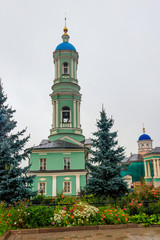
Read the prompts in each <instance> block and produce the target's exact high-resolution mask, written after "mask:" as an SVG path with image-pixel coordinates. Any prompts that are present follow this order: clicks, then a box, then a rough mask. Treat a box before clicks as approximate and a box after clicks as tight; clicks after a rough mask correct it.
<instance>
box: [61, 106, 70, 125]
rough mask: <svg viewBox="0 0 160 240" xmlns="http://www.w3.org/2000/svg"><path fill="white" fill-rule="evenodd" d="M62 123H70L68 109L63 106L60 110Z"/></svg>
mask: <svg viewBox="0 0 160 240" xmlns="http://www.w3.org/2000/svg"><path fill="white" fill-rule="evenodd" d="M62 122H63V123H69V122H70V108H69V107H66V106H65V107H63V108H62Z"/></svg>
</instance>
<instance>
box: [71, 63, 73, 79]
mask: <svg viewBox="0 0 160 240" xmlns="http://www.w3.org/2000/svg"><path fill="white" fill-rule="evenodd" d="M71 78H73V59H71Z"/></svg>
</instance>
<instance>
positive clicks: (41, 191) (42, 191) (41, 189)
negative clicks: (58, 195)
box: [38, 182, 46, 194]
mask: <svg viewBox="0 0 160 240" xmlns="http://www.w3.org/2000/svg"><path fill="white" fill-rule="evenodd" d="M38 193H39V194H46V183H45V182H39V186H38Z"/></svg>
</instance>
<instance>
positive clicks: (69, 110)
mask: <svg viewBox="0 0 160 240" xmlns="http://www.w3.org/2000/svg"><path fill="white" fill-rule="evenodd" d="M65 107H67V108H68V110H64V109H63V108H65ZM63 112H68V113H69V121H68V122H64V121H63ZM61 122H62V123H71V109H70V107H68V106H63V107H62V109H61Z"/></svg>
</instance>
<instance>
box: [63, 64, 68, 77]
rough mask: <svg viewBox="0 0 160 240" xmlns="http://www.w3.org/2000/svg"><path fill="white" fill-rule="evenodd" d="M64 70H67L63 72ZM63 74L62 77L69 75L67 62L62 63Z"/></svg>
mask: <svg viewBox="0 0 160 240" xmlns="http://www.w3.org/2000/svg"><path fill="white" fill-rule="evenodd" d="M65 64H67V66H65ZM65 69H67V72H65ZM63 74H64V75H68V74H69V63H68V62H64V63H63Z"/></svg>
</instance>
